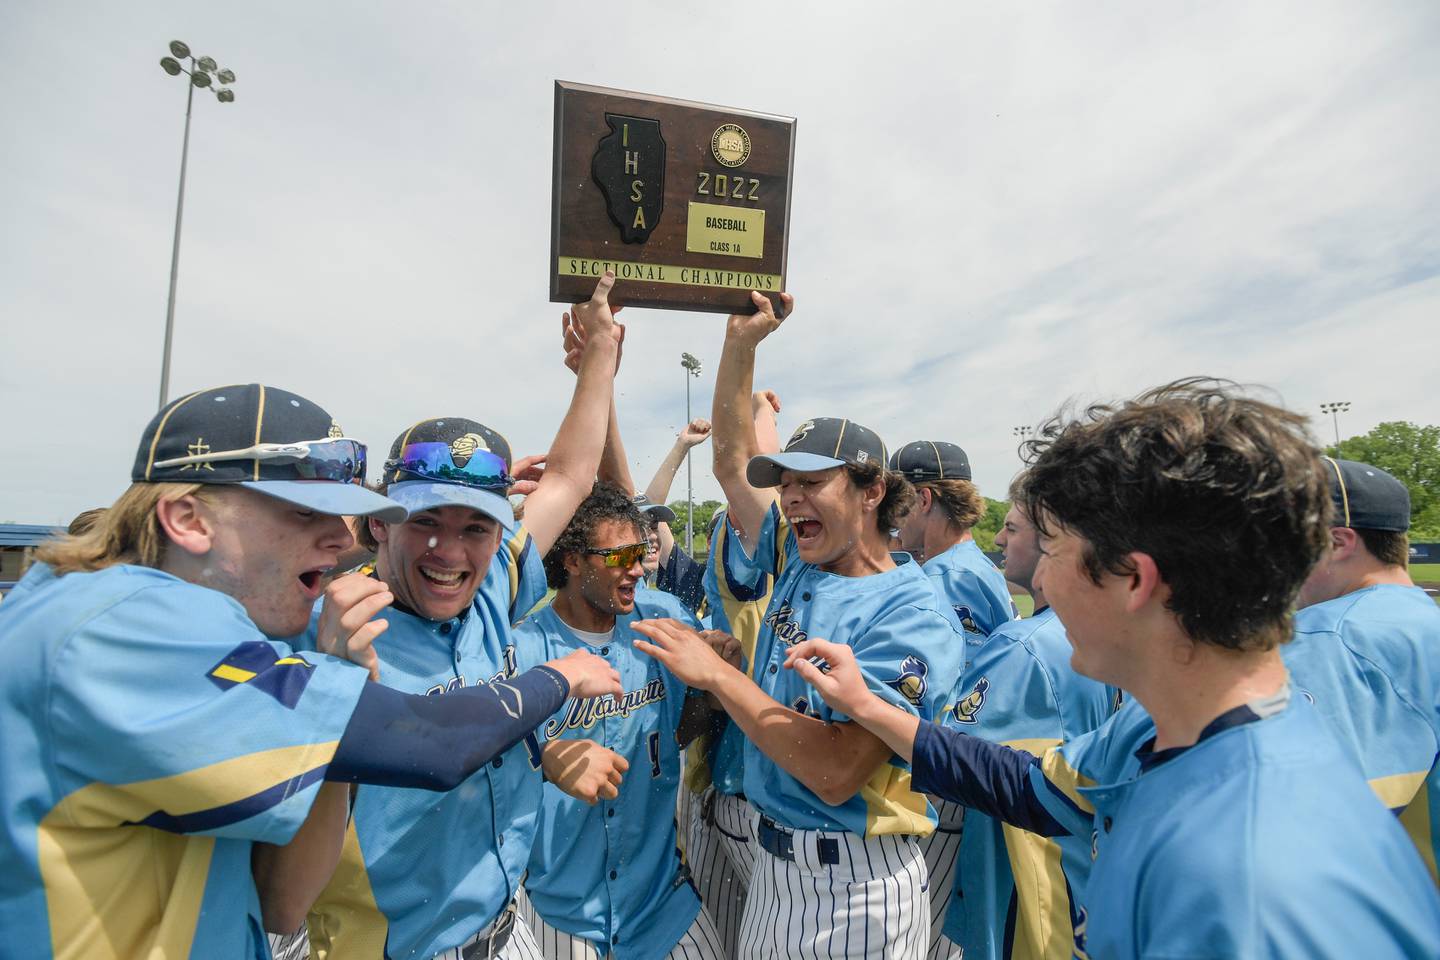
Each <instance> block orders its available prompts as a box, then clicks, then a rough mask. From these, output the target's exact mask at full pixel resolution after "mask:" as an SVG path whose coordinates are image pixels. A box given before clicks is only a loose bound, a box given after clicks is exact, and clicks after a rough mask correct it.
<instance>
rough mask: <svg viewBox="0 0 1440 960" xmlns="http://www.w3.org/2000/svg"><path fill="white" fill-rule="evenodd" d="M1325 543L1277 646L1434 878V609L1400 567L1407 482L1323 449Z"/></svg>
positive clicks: (1439, 806) (1437, 794)
mask: <svg viewBox="0 0 1440 960" xmlns="http://www.w3.org/2000/svg"><path fill="white" fill-rule="evenodd" d="M1324 464H1325V472H1326V475H1327V477H1328V478H1329V482H1330V492H1331V499H1332V501H1333V503H1334V519H1333V520H1332V523H1333V524H1334V525H1333V526H1332V527H1331V529H1330V537H1329V545H1328V549H1326V551H1325V553H1324V555H1323V556H1322V557H1321V560H1320V562H1319V563H1318V564H1317V565H1316V567H1315V570H1314V572H1312V573H1311V574H1310V577H1309V579H1308V580H1306V581H1305V586H1304V587H1303V588H1302V589H1301V591H1300V606H1301V608H1302V609H1301V610H1300V612H1299V613H1298V614H1296V616H1295V638H1294V640H1293V641H1291V642H1290V643H1288V644H1286V645H1285V647H1284V648H1283V656H1284V658H1285V665H1286V666H1287V667H1288V668H1289V669H1290V675H1291V677H1292V679H1293V681H1294V683H1295V685H1296V687H1297V688H1299V689H1300V690H1302V691H1303V692H1304V693H1305V694H1306V695H1307V696H1309V697H1311V698H1313V699H1314V701H1315V706H1316V708H1317V709H1318V710H1319V711H1320V712H1321V713H1322V714H1323V715H1324V716H1325V718H1326V720H1328V721H1329V722H1330V726H1331V729H1332V730H1333V731H1334V732H1335V734H1336V737H1337V739H1338V740H1339V741H1340V743H1341V746H1343V747H1345V748H1347V749H1348V750H1349V751H1350V753H1351V754H1352V756H1353V757H1354V758H1355V760H1356V762H1357V763H1359V765H1360V768H1361V770H1363V771H1364V773H1365V776H1366V778H1367V779H1368V780H1369V781H1370V787H1371V789H1373V790H1374V791H1375V793H1376V794H1377V795H1378V796H1379V797H1380V799H1381V801H1382V802H1383V803H1384V804H1385V806H1387V807H1389V808H1390V809H1392V810H1394V811H1395V812H1396V813H1398V814H1399V815H1400V823H1401V824H1402V825H1403V826H1404V827H1405V828H1406V830H1407V832H1408V833H1409V834H1410V838H1411V839H1412V840H1413V841H1414V842H1415V845H1416V847H1417V848H1418V849H1419V850H1420V856H1421V858H1422V859H1423V860H1424V861H1425V865H1426V866H1427V867H1428V868H1429V870H1430V875H1431V877H1432V878H1434V877H1436V876H1437V874H1436V868H1435V863H1436V852H1437V847H1436V844H1437V843H1440V819H1437V811H1440V774H1437V768H1436V758H1437V756H1440V714H1437V710H1436V706H1437V704H1440V610H1437V609H1436V606H1435V603H1434V602H1433V601H1432V600H1431V599H1430V598H1429V597H1428V596H1426V594H1425V591H1423V590H1421V589H1420V588H1419V587H1416V586H1415V584H1414V582H1413V581H1412V580H1411V579H1410V574H1409V572H1408V571H1407V570H1406V569H1405V567H1406V563H1407V561H1408V558H1409V545H1408V542H1407V538H1406V535H1405V532H1406V531H1407V530H1408V529H1409V527H1410V492H1409V491H1408V490H1407V489H1406V488H1405V485H1404V484H1403V483H1401V482H1400V481H1399V480H1397V479H1395V478H1394V477H1393V476H1391V475H1390V474H1388V473H1386V472H1385V471H1384V470H1381V469H1380V468H1378V467H1372V466H1370V465H1369V464H1364V463H1356V462H1354V461H1351V460H1332V459H1330V458H1329V457H1325V458H1324Z"/></svg>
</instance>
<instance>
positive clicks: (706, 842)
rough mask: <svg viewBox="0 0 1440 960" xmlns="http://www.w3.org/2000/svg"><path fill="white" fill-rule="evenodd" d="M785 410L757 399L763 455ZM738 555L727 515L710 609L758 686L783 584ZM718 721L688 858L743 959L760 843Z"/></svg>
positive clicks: (700, 771)
mask: <svg viewBox="0 0 1440 960" xmlns="http://www.w3.org/2000/svg"><path fill="white" fill-rule="evenodd" d="M779 410H780V398H779V397H777V396H776V395H775V393H774V392H773V391H770V390H763V391H757V392H756V393H755V394H754V395H753V396H752V397H751V417H752V421H753V425H754V430H755V444H756V449H758V450H759V451H760V452H762V453H777V452H779V450H780V440H779V437H778V436H777V435H776V432H775V414H776V413H778V412H779ZM737 550H742V548H741V547H740V544H739V534H737V533H736V532H735V529H734V527H733V526H732V525H731V524H730V523H729V522H728V516H727V513H726V511H725V509H724V508H723V507H722V508H721V509H719V510H717V511H716V512H715V516H714V517H713V518H712V519H711V522H710V537H709V559H708V562H707V563H706V565H705V577H704V586H705V606H706V610H707V611H708V615H709V617H710V621H711V626H712V627H713V628H714V629H715V630H717V631H719V632H720V633H723V634H729V635H730V636H733V637H735V639H736V641H737V642H738V643H739V646H740V651H741V663H742V665H743V668H744V669H745V670H746V672H747V674H748V675H750V678H751V679H752V680H753V679H754V675H753V673H751V670H752V668H753V666H754V664H755V644H756V641H757V640H758V639H759V636H760V625H761V620H762V619H763V617H764V616H765V609H766V607H767V606H769V603H770V590H771V587H772V586H773V585H774V583H775V578H774V577H772V576H770V575H769V574H768V573H765V572H764V571H763V570H760V569H758V568H756V567H754V565H753V564H750V565H746V569H747V570H748V571H749V574H750V575H749V577H748V578H746V579H743V580H742V579H740V578H738V577H737V574H736V570H737V568H738V567H739V566H740V565H739V564H736V563H731V562H727V559H726V558H727V557H729V556H730V555H731V554H732V553H734V552H735V551H737ZM715 717H716V720H717V724H716V726H715V727H713V728H712V730H710V731H708V732H707V733H706V734H705V735H703V736H701V737H699V738H697V739H696V740H695V742H694V743H692V744H691V745H690V746H689V747H688V748H687V749H686V755H685V780H684V783H685V789H683V790H681V791H680V808H681V814H680V824H681V826H682V827H683V828H685V855H686V858H687V860H688V862H689V864H690V870H691V872H692V874H693V875H694V877H695V886H696V888H697V889H698V890H699V891H700V899H701V901H702V902H703V903H704V904H705V909H706V910H708V911H709V912H710V916H711V918H712V919H713V920H714V921H715V928H716V929H717V930H718V931H719V932H720V939H721V941H722V942H723V943H724V945H725V955H726V956H728V957H735V956H738V955H739V954H738V952H737V951H738V946H739V936H740V920H741V918H742V917H743V916H744V912H745V898H746V895H747V893H748V891H749V889H750V875H751V873H752V872H753V870H754V867H755V848H756V841H755V831H754V823H753V817H752V816H751V809H750V805H749V804H748V803H747V802H746V800H745V793H744V786H743V784H742V776H743V750H744V743H745V736H744V734H743V733H741V732H740V728H739V727H737V726H735V725H734V724H733V723H731V722H730V721H729V720H728V718H726V716H725V714H724V713H723V712H717V713H716V715H715Z"/></svg>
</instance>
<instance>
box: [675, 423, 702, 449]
mask: <svg viewBox="0 0 1440 960" xmlns="http://www.w3.org/2000/svg"><path fill="white" fill-rule="evenodd" d="M676 439H677V440H679V441H680V442H681V443H683V444H685V446H687V447H696V446H699V445H700V444H702V443H704V442H705V441H706V440H709V439H710V421H709V420H706V419H705V418H704V417H696V418H695V419H694V420H691V421H690V422H689V423H687V424H685V429H684V430H681V431H680V436H679V437H677V438H676Z"/></svg>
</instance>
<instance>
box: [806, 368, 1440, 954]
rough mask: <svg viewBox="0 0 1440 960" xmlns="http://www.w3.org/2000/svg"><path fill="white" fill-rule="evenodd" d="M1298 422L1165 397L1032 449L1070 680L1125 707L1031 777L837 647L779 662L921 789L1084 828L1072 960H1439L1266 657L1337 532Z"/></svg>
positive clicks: (1324, 735)
mask: <svg viewBox="0 0 1440 960" xmlns="http://www.w3.org/2000/svg"><path fill="white" fill-rule="evenodd" d="M1303 425H1304V419H1303V418H1301V417H1299V416H1297V415H1295V414H1291V413H1288V412H1286V411H1283V410H1280V409H1278V408H1275V407H1272V406H1269V405H1267V404H1264V403H1261V402H1259V401H1256V400H1253V399H1250V398H1248V397H1245V396H1244V395H1242V394H1240V393H1239V392H1238V391H1237V390H1235V389H1234V388H1232V387H1229V386H1227V385H1223V384H1214V383H1212V382H1209V381H1181V382H1179V383H1176V384H1171V385H1168V386H1166V387H1161V388H1158V389H1156V390H1153V391H1151V392H1149V393H1147V394H1144V395H1142V396H1141V397H1139V398H1137V399H1136V400H1134V401H1131V402H1129V403H1126V404H1124V405H1122V406H1120V407H1118V408H1102V407H1091V408H1090V409H1089V410H1087V411H1086V413H1085V415H1084V418H1083V419H1080V420H1078V421H1070V422H1064V421H1057V422H1056V423H1054V424H1052V425H1050V427H1049V428H1047V429H1046V430H1044V431H1041V433H1040V435H1041V436H1044V437H1047V438H1048V439H1046V440H1044V441H1033V442H1032V444H1031V449H1032V452H1033V454H1034V455H1035V456H1034V460H1033V463H1032V466H1031V467H1030V469H1029V471H1028V472H1027V473H1026V474H1025V478H1024V480H1023V502H1024V504H1025V509H1026V511H1027V513H1028V515H1029V518H1030V519H1031V520H1032V521H1034V522H1036V525H1037V527H1038V529H1039V531H1040V547H1041V550H1042V557H1041V560H1040V563H1039V566H1038V568H1037V570H1036V574H1035V578H1036V582H1037V584H1038V585H1039V586H1040V588H1041V590H1042V591H1043V592H1044V594H1045V597H1046V599H1047V600H1048V601H1049V602H1050V603H1051V604H1052V605H1053V607H1054V609H1055V611H1056V614H1057V615H1058V616H1059V617H1060V619H1061V621H1062V622H1063V623H1064V624H1065V627H1066V632H1067V636H1068V638H1069V640H1070V643H1071V645H1072V647H1073V649H1074V653H1073V656H1072V664H1073V666H1074V667H1075V668H1076V670H1078V671H1079V672H1081V673H1083V674H1086V675H1088V676H1091V677H1094V678H1096V679H1104V680H1106V681H1109V682H1111V683H1113V684H1115V685H1117V686H1120V687H1122V688H1123V689H1124V690H1125V691H1126V692H1127V694H1131V695H1133V699H1132V698H1127V700H1126V702H1125V704H1124V705H1123V706H1122V707H1121V709H1120V711H1119V712H1118V713H1116V714H1115V715H1114V716H1113V717H1112V718H1111V719H1110V720H1109V721H1107V722H1106V723H1105V724H1104V725H1103V726H1101V727H1100V728H1099V729H1098V730H1096V731H1093V732H1091V733H1089V734H1085V735H1082V736H1080V737H1079V738H1077V739H1075V740H1072V741H1070V742H1069V743H1067V744H1065V745H1063V746H1061V747H1058V748H1052V749H1051V750H1049V751H1047V752H1046V753H1045V755H1044V757H1043V759H1040V758H1037V757H1036V756H1035V755H1033V754H1031V753H1029V752H1027V751H1023V750H1016V749H1013V748H1009V747H1005V746H1001V745H998V744H992V743H990V742H989V741H986V740H982V739H980V738H978V737H970V736H965V735H964V734H961V733H959V732H958V731H955V730H953V729H945V728H942V727H941V726H939V725H937V724H927V723H922V722H920V721H918V720H917V719H916V718H915V717H914V716H913V715H911V714H908V713H904V712H902V711H897V710H894V709H892V708H891V707H890V706H889V705H888V704H885V703H884V702H882V701H880V700H879V699H877V698H875V697H873V696H872V695H871V694H870V693H869V691H868V690H867V689H866V688H865V685H864V683H863V681H862V678H861V676H860V673H859V671H858V670H857V669H856V668H855V666H854V665H853V663H852V661H853V659H854V658H853V655H852V654H851V652H850V651H849V650H848V649H847V648H845V647H844V646H842V645H838V644H832V643H829V642H826V641H809V642H807V643H803V644H799V645H797V646H796V647H795V648H794V649H793V650H792V651H791V652H790V666H791V667H792V668H793V669H794V670H796V671H797V672H799V673H800V674H801V675H802V676H805V677H807V678H808V679H810V681H811V682H812V683H815V684H816V685H817V686H818V687H819V688H820V689H821V690H822V691H824V692H825V694H826V695H827V696H829V697H830V698H831V699H833V700H834V701H835V702H837V703H842V704H844V705H845V708H846V709H848V710H849V711H850V713H851V715H852V716H854V717H855V718H856V720H857V721H859V722H860V723H863V724H865V725H866V726H868V727H869V728H870V729H872V730H874V731H876V732H877V733H878V734H879V735H881V736H883V737H884V739H885V741H886V742H887V743H888V744H889V745H890V746H891V747H892V748H894V749H895V750H896V751H897V752H898V753H900V754H901V755H909V756H911V757H912V758H913V763H914V770H915V779H916V782H917V784H920V785H922V786H924V787H927V788H930V789H933V790H935V791H936V792H938V793H940V794H941V795H942V796H946V797H949V798H951V799H956V800H960V801H961V802H964V803H966V804H967V805H970V806H973V807H975V808H977V809H981V810H984V811H986V812H989V813H992V814H994V815H996V816H998V817H1000V818H1002V819H1004V820H1005V821H1006V822H1007V823H1010V824H1012V825H1014V826H1018V827H1023V828H1025V829H1029V830H1032V831H1034V832H1039V833H1044V834H1049V835H1055V834H1059V833H1063V832H1065V831H1066V829H1067V826H1066V823H1067V822H1068V823H1070V824H1072V827H1070V828H1069V829H1070V832H1072V833H1082V835H1083V831H1084V830H1086V829H1089V830H1090V831H1091V832H1090V838H1091V845H1092V855H1093V858H1094V862H1093V865H1092V869H1091V871H1090V875H1089V877H1088V879H1087V880H1086V882H1085V886H1084V889H1083V892H1081V893H1080V895H1079V901H1080V903H1081V904H1082V905H1081V906H1080V907H1079V909H1078V910H1077V911H1076V916H1075V919H1074V928H1075V937H1074V953H1075V956H1077V957H1082V958H1083V957H1088V956H1094V957H1117V958H1124V957H1148V956H1205V957H1260V956H1275V957H1291V956H1323V957H1349V956H1361V955H1363V956H1366V957H1397V958H1398V957H1415V956H1436V955H1440V895H1437V893H1436V890H1435V887H1434V885H1433V884H1431V883H1429V882H1427V880H1426V874H1425V870H1424V867H1423V866H1422V865H1421V862H1420V859H1419V858H1418V857H1417V856H1415V854H1414V847H1413V846H1412V845H1411V844H1410V843H1409V842H1408V840H1407V839H1406V838H1405V835H1404V833H1403V831H1402V830H1401V829H1400V827H1399V825H1398V824H1397V823H1396V822H1395V820H1394V818H1393V817H1392V816H1391V815H1390V814H1389V813H1388V811H1386V810H1385V808H1384V807H1383V806H1381V805H1380V804H1379V803H1378V802H1377V801H1376V800H1375V796H1374V794H1373V793H1372V792H1371V791H1370V790H1369V789H1368V788H1367V786H1366V785H1365V782H1364V781H1363V780H1362V779H1361V778H1360V776H1359V774H1358V772H1357V771H1356V770H1355V768H1354V767H1353V766H1352V765H1351V763H1350V761H1349V760H1348V759H1347V758H1346V757H1345V756H1344V754H1343V753H1342V752H1341V750H1340V749H1339V747H1338V746H1337V745H1336V743H1335V741H1334V739H1333V737H1332V736H1331V734H1330V733H1329V731H1328V730H1327V729H1326V728H1325V723H1324V720H1323V719H1322V718H1321V717H1320V716H1319V714H1318V713H1317V712H1316V711H1315V709H1314V708H1313V707H1312V706H1311V705H1310V703H1309V702H1308V700H1306V698H1304V697H1302V696H1298V695H1294V696H1292V695H1291V687H1290V686H1289V684H1288V682H1287V676H1286V671H1285V665H1284V663H1283V662H1282V661H1281V658H1280V653H1279V650H1278V646H1279V644H1280V642H1281V641H1282V640H1284V639H1286V638H1287V637H1288V635H1289V633H1290V622H1289V621H1290V612H1289V611H1290V607H1291V605H1292V604H1293V602H1294V600H1295V597H1296V595H1297V593H1298V591H1299V589H1300V586H1301V584H1302V583H1303V582H1304V580H1305V577H1306V575H1307V573H1308V572H1309V570H1310V568H1311V567H1312V566H1313V564H1314V563H1315V561H1316V560H1317V559H1318V558H1319V556H1320V553H1321V549H1322V547H1323V544H1324V541H1325V538H1326V532H1325V530H1326V526H1327V523H1326V521H1327V520H1328V515H1329V512H1330V504H1329V496H1328V491H1327V490H1326V489H1325V481H1324V478H1323V476H1322V474H1321V472H1320V464H1319V458H1318V456H1317V453H1316V451H1315V449H1314V448H1313V446H1312V445H1311V443H1310V441H1309V439H1308V437H1307V436H1306V434H1305V432H1304V426H1303ZM1216 530H1220V531H1223V533H1224V535H1223V536H1216V535H1213V534H1214V532H1215V531H1216ZM1256 557H1265V558H1266V562H1265V563H1263V564H1257V563H1255V562H1254V558H1256ZM815 656H819V657H821V658H822V659H823V660H824V661H825V663H826V665H828V667H829V669H828V672H825V673H822V672H821V671H820V669H819V668H818V667H816V666H815V665H814V664H813V663H811V662H810V661H809V660H808V659H806V658H810V657H815ZM1077 815H1078V816H1077ZM1085 820H1089V823H1088V824H1087V823H1085V822H1084V821H1085ZM1076 828H1078V829H1076Z"/></svg>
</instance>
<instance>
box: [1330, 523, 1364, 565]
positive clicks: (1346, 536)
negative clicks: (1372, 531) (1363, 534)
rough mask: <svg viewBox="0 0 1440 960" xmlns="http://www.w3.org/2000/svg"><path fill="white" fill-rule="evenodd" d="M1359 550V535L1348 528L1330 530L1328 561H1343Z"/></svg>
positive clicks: (1332, 528)
mask: <svg viewBox="0 0 1440 960" xmlns="http://www.w3.org/2000/svg"><path fill="white" fill-rule="evenodd" d="M1357 549H1360V535H1359V534H1357V533H1356V532H1355V531H1354V530H1351V529H1350V528H1349V527H1331V528H1330V552H1331V556H1330V559H1332V560H1345V559H1348V558H1349V557H1351V556H1353V555H1354V554H1355V552H1356V550H1357Z"/></svg>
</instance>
